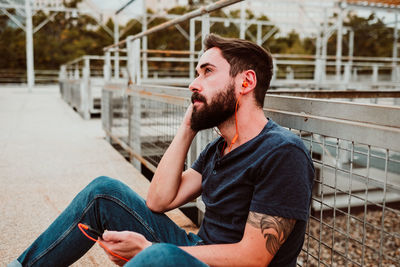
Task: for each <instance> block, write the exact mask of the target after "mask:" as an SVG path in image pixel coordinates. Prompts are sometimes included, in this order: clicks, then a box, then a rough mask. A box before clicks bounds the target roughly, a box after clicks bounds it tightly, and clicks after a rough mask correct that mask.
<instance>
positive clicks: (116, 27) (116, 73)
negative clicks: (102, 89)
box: [114, 15, 119, 79]
mask: <svg viewBox="0 0 400 267" xmlns="http://www.w3.org/2000/svg"><path fill="white" fill-rule="evenodd" d="M118 42H119V25H118V17H117V15H114V44H118ZM114 49H115V50H114V79H119V51H118V49H119V47H118V46H116V47H115V48H114Z"/></svg>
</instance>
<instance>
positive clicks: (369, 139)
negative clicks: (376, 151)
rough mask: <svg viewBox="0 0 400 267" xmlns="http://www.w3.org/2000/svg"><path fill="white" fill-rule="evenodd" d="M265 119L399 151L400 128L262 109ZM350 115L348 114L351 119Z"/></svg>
mask: <svg viewBox="0 0 400 267" xmlns="http://www.w3.org/2000/svg"><path fill="white" fill-rule="evenodd" d="M264 113H265V114H266V116H267V117H270V118H272V119H273V120H274V121H276V122H277V123H278V124H280V125H282V126H284V127H288V128H293V129H297V130H302V131H307V132H312V133H316V134H320V135H324V136H330V137H335V138H339V139H345V140H348V141H354V142H355V143H359V144H366V145H371V146H378V147H381V148H386V149H390V150H393V151H400V142H398V141H397V140H400V128H393V127H386V126H379V125H371V124H369V123H361V122H354V121H347V120H340V119H333V118H327V117H321V116H314V115H309V114H305V113H295V112H288V111H282V110H277V109H270V108H264ZM351 116H352V114H349V117H350V118H351Z"/></svg>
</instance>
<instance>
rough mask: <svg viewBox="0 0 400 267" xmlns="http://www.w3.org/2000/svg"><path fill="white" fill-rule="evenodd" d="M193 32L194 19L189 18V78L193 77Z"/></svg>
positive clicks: (194, 39)
mask: <svg viewBox="0 0 400 267" xmlns="http://www.w3.org/2000/svg"><path fill="white" fill-rule="evenodd" d="M194 34H195V20H194V19H191V20H190V22H189V35H190V37H189V51H190V63H189V64H190V65H189V78H190V80H193V79H194V76H195V75H194V69H195V68H194V49H195V47H194V45H195V42H196V38H195V36H194Z"/></svg>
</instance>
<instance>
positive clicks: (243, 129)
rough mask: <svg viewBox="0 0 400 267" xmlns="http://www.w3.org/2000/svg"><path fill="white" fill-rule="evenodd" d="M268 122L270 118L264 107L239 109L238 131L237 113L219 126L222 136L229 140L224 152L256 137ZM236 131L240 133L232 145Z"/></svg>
mask: <svg viewBox="0 0 400 267" xmlns="http://www.w3.org/2000/svg"><path fill="white" fill-rule="evenodd" d="M267 122H268V119H267V118H266V117H265V115H264V112H263V110H262V109H259V108H256V109H253V110H246V109H239V111H238V112H237V124H238V125H237V126H238V133H237V132H236V125H235V115H233V116H232V117H231V118H229V119H228V120H226V121H225V122H224V123H222V124H221V125H219V126H218V129H219V131H220V132H221V135H222V137H223V138H224V139H225V141H226V142H227V145H226V149H225V153H224V154H226V153H228V152H229V151H230V150H233V149H235V148H237V147H238V146H240V145H242V144H244V143H246V142H248V141H249V140H251V139H253V138H254V137H256V136H257V135H258V134H259V133H260V132H261V131H262V129H263V128H264V127H265V125H266V124H267ZM236 133H237V134H238V137H237V140H236V141H235V143H234V144H233V145H232V146H231V143H232V140H233V139H234V137H235V135H236ZM230 146H231V147H230Z"/></svg>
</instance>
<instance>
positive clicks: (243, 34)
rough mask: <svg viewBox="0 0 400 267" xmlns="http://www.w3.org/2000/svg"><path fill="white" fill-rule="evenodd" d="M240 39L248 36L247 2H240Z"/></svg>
mask: <svg viewBox="0 0 400 267" xmlns="http://www.w3.org/2000/svg"><path fill="white" fill-rule="evenodd" d="M240 5H241V7H240V39H245V38H246V2H245V1H243V2H242V3H240Z"/></svg>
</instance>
